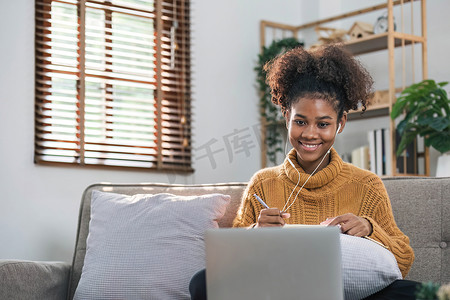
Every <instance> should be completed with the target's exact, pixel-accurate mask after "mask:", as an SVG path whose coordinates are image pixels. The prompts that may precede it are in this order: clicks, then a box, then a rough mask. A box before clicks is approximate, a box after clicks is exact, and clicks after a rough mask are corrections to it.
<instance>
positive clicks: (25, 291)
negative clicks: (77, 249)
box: [0, 260, 70, 300]
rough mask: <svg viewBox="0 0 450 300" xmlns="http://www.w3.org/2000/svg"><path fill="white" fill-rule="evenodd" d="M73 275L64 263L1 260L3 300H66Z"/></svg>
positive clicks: (0, 285)
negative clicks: (71, 275) (70, 276)
mask: <svg viewBox="0 0 450 300" xmlns="http://www.w3.org/2000/svg"><path fill="white" fill-rule="evenodd" d="M69 273H70V265H69V264H67V263H64V262H37V261H23V260H0V299H48V300H64V299H66V298H67V289H68V286H69Z"/></svg>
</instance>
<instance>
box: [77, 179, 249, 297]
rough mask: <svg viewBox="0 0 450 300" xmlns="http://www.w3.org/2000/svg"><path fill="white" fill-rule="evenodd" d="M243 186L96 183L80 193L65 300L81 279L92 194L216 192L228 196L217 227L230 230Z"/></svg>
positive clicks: (186, 194)
mask: <svg viewBox="0 0 450 300" xmlns="http://www.w3.org/2000/svg"><path fill="white" fill-rule="evenodd" d="M246 186H247V184H246V183H244V182H241V183H239V182H238V183H221V184H220V183H219V184H218V183H216V184H191V185H185V184H165V183H131V184H128V183H120V184H113V183H97V184H93V185H90V186H89V187H87V188H86V190H85V191H84V192H83V195H82V199H81V205H80V213H79V218H78V232H77V240H76V245H75V253H74V256H73V262H72V269H71V272H70V282H69V295H68V299H69V300H71V299H73V296H74V294H75V289H76V288H77V286H78V282H79V280H80V277H81V270H82V268H83V264H84V257H85V255H86V240H87V236H88V233H89V221H90V217H91V195H92V192H93V191H103V192H111V193H117V194H124V195H136V194H159V193H170V194H174V195H180V196H194V195H206V194H212V193H220V194H226V195H230V196H231V203H230V204H229V205H228V206H227V209H226V211H225V215H224V216H223V217H222V218H221V219H220V220H219V227H230V226H231V223H232V221H233V219H234V217H235V216H236V212H237V210H238V208H239V205H240V202H241V197H242V193H243V191H244V189H245V187H246Z"/></svg>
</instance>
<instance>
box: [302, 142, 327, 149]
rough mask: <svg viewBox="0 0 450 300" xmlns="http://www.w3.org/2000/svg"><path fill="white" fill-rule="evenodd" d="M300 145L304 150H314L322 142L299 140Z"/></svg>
mask: <svg viewBox="0 0 450 300" xmlns="http://www.w3.org/2000/svg"><path fill="white" fill-rule="evenodd" d="M300 145H301V146H302V147H303V149H305V150H306V151H315V150H316V149H317V148H319V146H320V145H322V144H306V143H302V142H300Z"/></svg>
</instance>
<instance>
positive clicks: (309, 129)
mask: <svg viewBox="0 0 450 300" xmlns="http://www.w3.org/2000/svg"><path fill="white" fill-rule="evenodd" d="M317 136H318V134H317V128H316V126H312V125H310V126H305V128H304V130H303V132H302V137H304V138H306V139H310V140H312V139H315V138H317Z"/></svg>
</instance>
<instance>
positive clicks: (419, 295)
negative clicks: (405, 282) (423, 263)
mask: <svg viewBox="0 0 450 300" xmlns="http://www.w3.org/2000/svg"><path fill="white" fill-rule="evenodd" d="M439 287H440V284H439V283H434V282H432V281H428V282H423V283H422V284H420V285H419V286H418V287H417V291H416V299H420V300H435V299H437V298H436V297H437V296H436V293H437V291H438V290H439Z"/></svg>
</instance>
